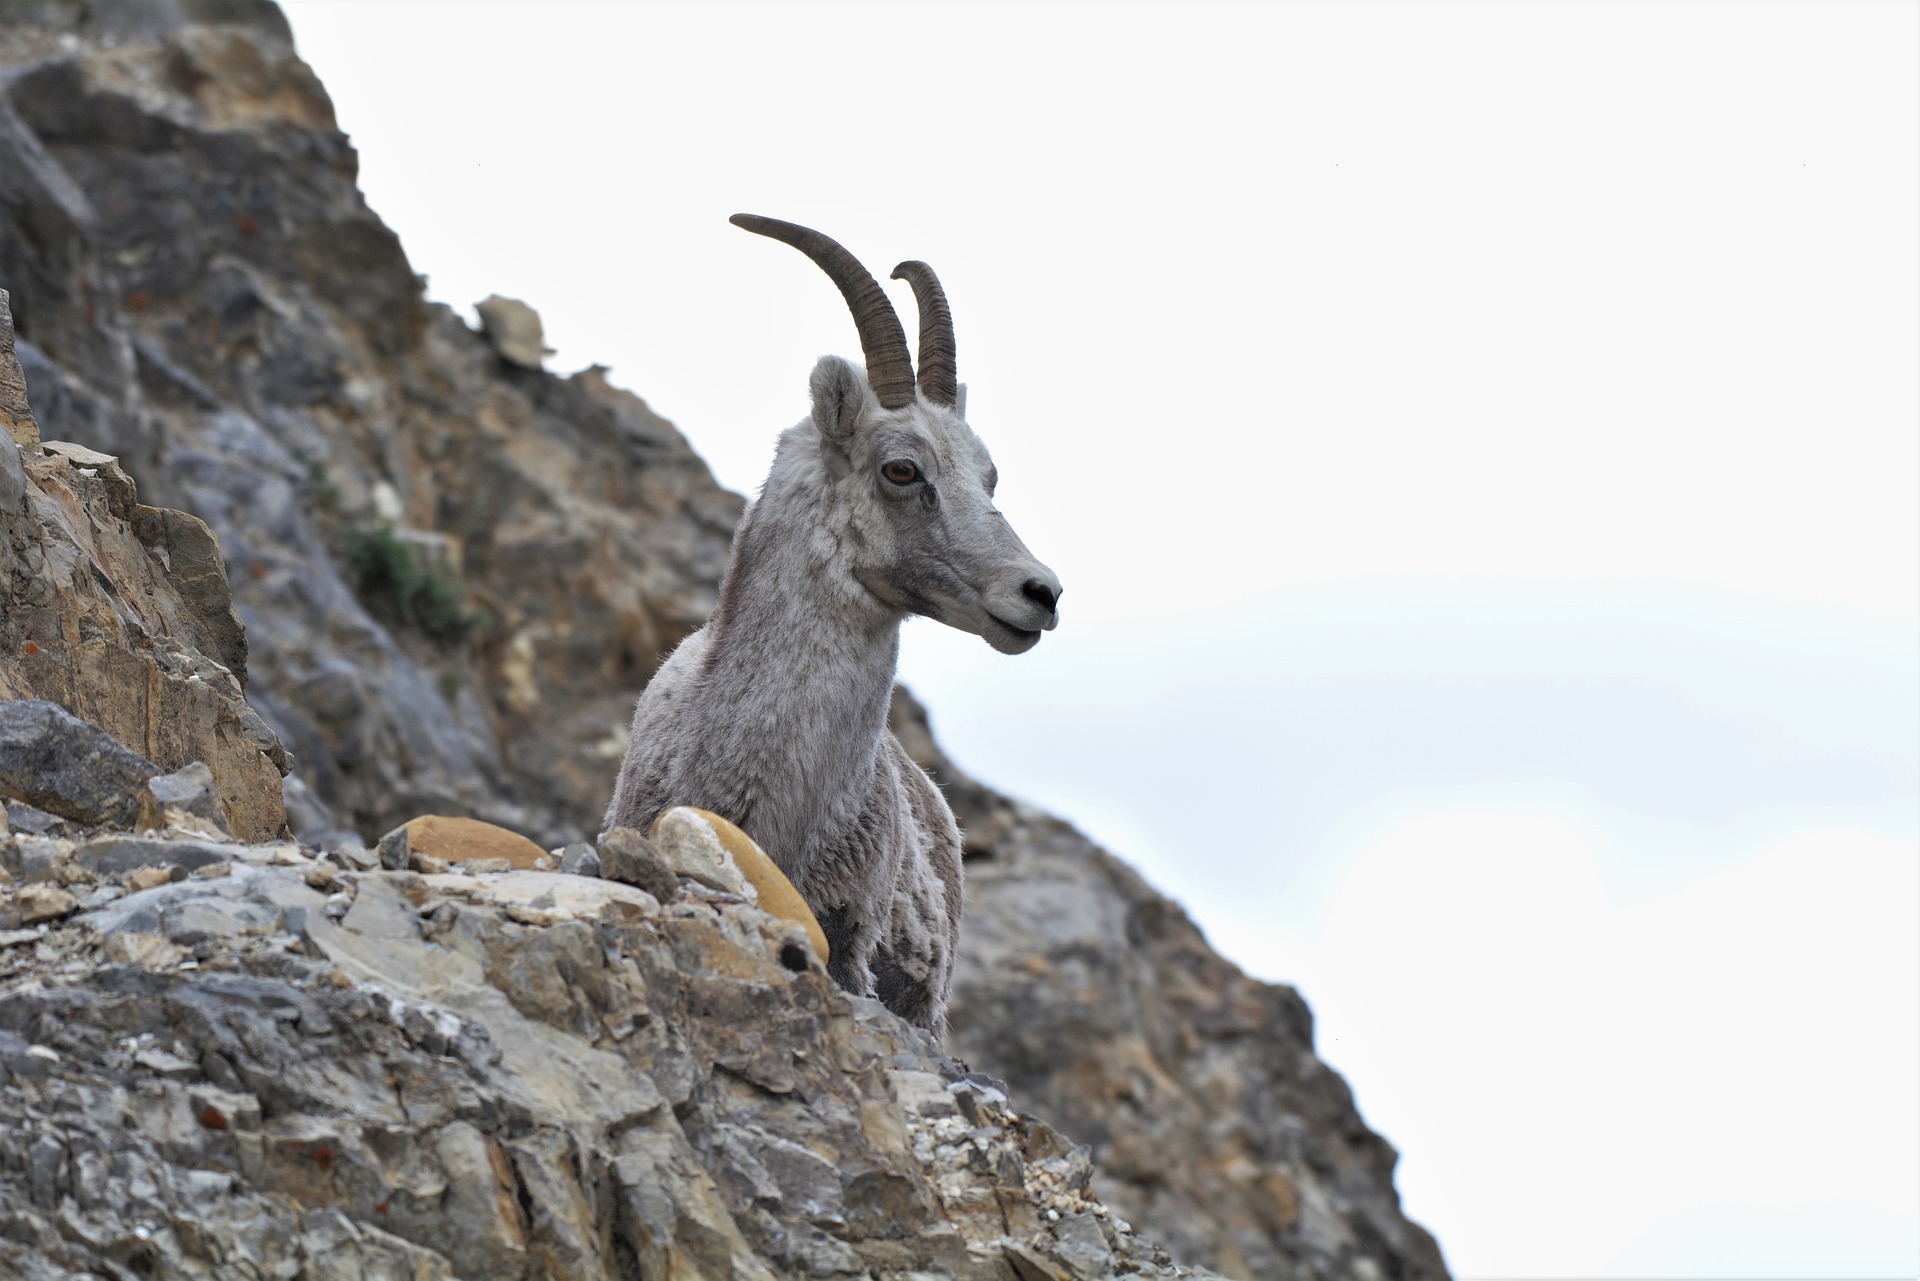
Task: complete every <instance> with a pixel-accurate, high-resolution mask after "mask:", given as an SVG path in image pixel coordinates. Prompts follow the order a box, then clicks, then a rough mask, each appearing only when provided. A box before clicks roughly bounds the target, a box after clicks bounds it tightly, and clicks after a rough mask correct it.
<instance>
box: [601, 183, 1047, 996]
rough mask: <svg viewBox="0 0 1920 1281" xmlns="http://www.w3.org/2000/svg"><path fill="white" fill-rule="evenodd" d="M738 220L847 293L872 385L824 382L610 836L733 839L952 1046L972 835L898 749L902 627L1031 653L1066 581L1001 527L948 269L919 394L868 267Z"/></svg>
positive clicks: (833, 942) (792, 235) (845, 981)
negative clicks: (681, 814) (718, 819)
mask: <svg viewBox="0 0 1920 1281" xmlns="http://www.w3.org/2000/svg"><path fill="white" fill-rule="evenodd" d="M733 222H734V223H735V225H737V226H740V227H743V228H745V229H746V230H748V231H751V232H755V233H757V234H759V235H763V236H771V237H772V238H774V239H776V240H781V241H784V242H785V243H787V244H789V245H792V246H793V247H794V248H796V249H798V250H800V251H801V252H802V253H804V254H806V255H807V256H808V257H809V258H811V259H813V261H814V262H815V263H816V264H817V265H819V267H820V268H821V269H822V270H824V271H825V272H826V273H827V275H828V276H829V277H831V278H832V280H833V282H834V284H836V285H838V286H839V288H840V292H841V294H842V295H844V296H845V298H846V301H847V306H848V307H849V308H850V309H851V310H852V312H853V318H854V322H855V324H856V325H857V326H858V327H859V332H860V345H861V347H862V349H863V350H864V352H865V354H866V360H867V367H866V369H865V370H864V371H863V370H861V369H860V368H859V367H858V366H856V365H853V364H851V363H849V362H848V361H846V360H843V359H841V358H840V357H838V356H823V357H821V358H820V361H819V363H818V364H816V365H815V366H814V369H813V376H812V379H811V390H812V403H813V412H812V414H811V416H809V417H808V418H806V419H805V420H803V421H802V422H800V423H798V424H796V425H795V426H793V427H790V428H788V429H787V430H786V431H785V432H783V433H782V434H781V436H780V440H779V445H778V448H777V449H776V451H775V454H774V461H773V469H772V470H771V471H770V472H769V473H768V475H767V482H766V484H765V486H763V487H762V489H761V491H760V496H759V498H758V499H756V500H755V501H754V503H753V504H752V505H751V506H750V507H749V508H748V509H747V511H746V514H745V515H744V516H742V518H741V520H740V526H739V528H738V529H737V530H736V531H735V533H734V537H733V552H732V556H731V558H730V559H729V561H728V562H727V570H726V575H725V577H724V578H723V580H722V582H721V585H720V601H719V604H718V605H717V606H716V607H715V609H714V611H713V614H712V616H711V617H710V618H709V619H708V620H707V625H706V626H705V627H703V628H701V629H700V630H699V631H697V632H695V633H694V634H693V635H691V636H689V637H688V638H687V639H686V640H685V641H683V642H682V643H681V644H680V646H679V647H678V648H677V649H675V650H674V652H673V654H672V656H671V657H670V658H668V659H667V661H666V663H665V664H664V665H663V666H662V667H661V668H660V670H659V672H658V673H656V674H655V676H654V678H653V680H652V682H651V683H650V684H648V686H647V688H646V690H645V691H644V692H643V693H642V694H641V695H640V701H639V705H638V706H637V707H636V708H635V709H634V714H633V737H632V744H631V746H630V747H629V748H628V751H627V756H626V760H625V761H624V763H623V764H622V765H621V767H620V779H619V782H618V783H617V785H616V786H615V789H614V795H613V803H612V804H611V805H610V806H609V807H608V810H607V822H608V824H609V826H614V825H619V826H626V827H638V828H642V829H644V828H645V827H646V826H647V824H648V823H650V822H651V821H652V820H653V818H654V817H655V816H656V815H658V814H660V813H661V812H662V811H664V810H665V809H667V808H668V807H670V806H674V805H691V806H697V807H700V808H703V809H707V810H711V811H713V812H715V813H717V814H720V815H724V816H725V817H726V818H729V819H731V820H732V821H733V822H734V823H736V824H738V825H739V826H740V827H741V828H743V829H745V831H746V832H747V834H748V835H750V836H752V837H753V839H754V840H755V841H756V842H758V843H759V845H760V846H761V848H763V849H764V850H766V852H767V853H768V854H769V855H770V856H771V857H772V858H773V859H774V861H775V862H776V863H778V864H779V866H780V868H781V870H782V871H784V872H785V873H786V874H787V876H788V877H789V878H790V879H791V880H792V881H793V883H794V885H795V886H796V887H797V888H798V889H799V891H800V893H801V895H802V896H803V897H804V898H805V899H806V901H807V903H808V905H809V906H810V907H811V908H812V909H813V911H814V914H815V915H816V916H817V917H818V918H819V921H820V924H821V926H822V927H823V928H824V929H825V931H826V935H827V939H828V942H829V944H830V951H831V960H830V962H829V967H828V968H829V972H830V973H831V974H832V975H833V977H834V978H835V979H836V980H837V981H838V982H839V983H840V985H841V986H843V987H845V988H847V989H848V990H850V991H853V992H856V993H860V994H862V995H870V996H878V997H879V998H880V1000H881V1001H883V1002H885V1003H886V1005H887V1006H888V1007H889V1008H891V1009H892V1010H894V1011H895V1012H896V1013H898V1014H900V1015H902V1016H903V1017H905V1018H907V1019H909V1020H911V1021H913V1022H915V1023H918V1024H920V1025H921V1026H923V1027H927V1028H930V1029H932V1030H934V1031H935V1032H936V1033H937V1032H938V1031H940V1030H941V1029H942V1027H943V1026H944V1023H945V1016H946V1005H947V990H948V987H949V986H950V983H951V979H952V972H953V955H954V948H955V944H956V942H957V940H958V937H959V932H960V907H961V873H960V831H959V828H958V827H957V826H956V825H955V824H954V820H953V812H952V811H951V810H950V809H948V808H947V803H946V800H945V799H944V798H943V797H942V796H941V795H940V792H939V789H937V788H936V787H935V786H934V785H933V783H932V781H931V780H929V779H928V778H927V776H926V774H925V773H923V772H922V771H921V770H920V768H919V767H918V766H916V765H915V764H914V763H913V762H912V760H910V759H909V758H908V756H907V754H906V751H905V750H904V749H903V748H902V747H901V746H900V743H899V740H898V739H896V738H895V737H894V736H893V734H892V733H891V732H890V731H889V730H888V729H887V703H888V699H889V696H890V694H891V691H892V687H893V677H894V668H895V665H896V663H897V660H898V658H899V653H900V624H901V623H902V622H903V621H905V619H906V617H907V616H908V615H909V614H924V615H926V616H927V617H929V618H935V619H938V620H940V621H941V622H943V623H946V624H947V625H948V626H950V627H957V628H959V629H960V630H962V631H967V632H972V633H974V634H975V635H977V636H980V637H983V638H984V639H985V640H986V641H987V643H988V644H990V645H992V646H993V647H994V648H995V649H997V650H999V651H1001V652H1002V653H1007V654H1019V653H1024V652H1025V651H1027V650H1029V649H1032V648H1033V646H1034V645H1036V644H1037V643H1039V640H1040V633H1041V632H1042V631H1050V630H1052V629H1053V627H1054V625H1055V624H1056V623H1057V622H1058V621H1059V615H1058V613H1057V612H1056V608H1055V606H1056V602H1057V601H1058V599H1059V596H1060V582H1059V580H1058V579H1057V578H1055V577H1054V574H1053V571H1052V570H1050V569H1048V568H1047V567H1046V566H1045V565H1043V564H1041V563H1040V562H1039V561H1038V560H1036V559H1034V557H1033V554H1032V553H1031V552H1029V551H1028V550H1027V549H1026V547H1025V545H1024V544H1022V543H1021V541H1020V539H1019V538H1018V537H1017V536H1016V535H1015V534H1014V532H1013V530H1012V529H1011V528H1010V527H1009V526H1008V524H1007V522H1006V520H1005V519H1004V518H1003V517H1002V516H1001V515H1000V513H999V512H998V511H996V510H994V506H993V491H994V486H995V483H996V481H997V480H998V476H997V473H996V472H995V469H994V466H993V461H992V459H990V458H989V457H988V456H987V451H986V447H985V446H984V445H982V444H981V443H980V439H979V437H977V436H975V435H974V434H973V430H972V428H970V427H968V426H967V423H966V420H965V418H964V417H963V416H962V415H963V413H964V411H965V407H966V405H965V389H964V388H963V387H961V385H960V384H959V382H958V381H957V379H956V377H955V365H954V343H953V322H952V319H951V317H950V315H949V313H948V310H947V301H946V296H945V294H944V293H943V292H942V291H941V288H940V282H939V281H938V280H937V279H936V278H935V277H934V274H933V271H932V269H931V268H929V267H928V266H927V265H926V264H925V263H921V262H904V263H901V264H900V265H899V266H898V267H896V268H895V269H894V272H893V275H894V278H895V279H896V280H898V279H904V280H906V281H907V282H908V283H909V284H910V285H911V286H912V287H913V292H914V297H915V299H916V301H917V302H918V304H919V311H920V376H919V382H918V391H917V393H916V389H915V380H914V374H913V362H912V360H911V358H910V357H909V355H908V351H907V340H906V334H905V331H904V330H902V328H901V326H900V321H899V318H898V317H897V316H896V315H895V314H894V310H893V307H892V305H891V304H889V303H888V301H887V296H886V294H885V292H884V291H883V290H882V289H881V288H880V285H879V284H878V283H877V282H876V281H875V280H874V279H873V277H872V276H871V275H870V274H868V272H867V270H866V268H864V267H862V266H861V265H860V263H859V261H858V260H857V259H856V258H854V256H853V255H852V254H850V253H848V252H847V251H846V250H845V249H843V248H842V247H841V246H840V245H839V244H837V243H836V242H835V241H833V240H830V239H829V238H827V237H826V236H823V235H821V234H820V233H819V232H817V231H812V230H809V229H808V228H805V227H799V226H795V225H794V224H792V223H786V222H780V221H777V220H775V219H772V218H760V217H755V216H752V215H748V214H740V215H737V216H735V217H734V219H733Z"/></svg>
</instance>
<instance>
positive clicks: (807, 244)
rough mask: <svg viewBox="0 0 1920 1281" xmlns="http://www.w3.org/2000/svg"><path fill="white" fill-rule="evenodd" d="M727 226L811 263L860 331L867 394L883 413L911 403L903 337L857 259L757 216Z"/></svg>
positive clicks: (834, 244) (812, 235)
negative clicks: (824, 275) (788, 247)
mask: <svg viewBox="0 0 1920 1281" xmlns="http://www.w3.org/2000/svg"><path fill="white" fill-rule="evenodd" d="M727 221H728V222H731V223H732V224H733V225H734V226H736V227H740V228H742V229H744V230H746V231H751V232H752V233H754V234H755V235H756V236H771V237H773V239H775V240H779V241H784V242H785V243H787V244H789V245H792V246H793V247H794V248H795V249H798V250H799V251H800V252H801V253H803V254H805V255H806V256H807V257H809V258H811V259H813V261H814V265H816V266H817V267H819V268H820V270H822V271H824V272H826V273H827V276H828V278H829V279H831V280H832V281H833V283H834V284H836V285H838V286H839V287H840V295H841V297H843V298H845V299H846V300H847V310H849V311H851V312H852V313H853V323H854V325H855V326H856V327H857V328H858V329H859V330H860V350H861V351H862V352H864V353H865V354H866V357H867V385H868V386H869V387H871V388H873V394H874V396H875V397H876V398H878V399H879V401H880V403H881V404H882V405H885V406H886V407H887V408H888V409H898V408H900V407H901V406H902V405H907V404H911V403H912V402H913V358H912V357H911V356H909V355H908V354H907V331H906V330H904V329H902V328H901V327H900V317H899V316H897V315H895V314H894V311H893V304H892V303H890V302H888V301H887V295H886V293H885V291H883V290H882V289H881V288H880V282H879V281H877V280H875V279H874V278H873V276H872V274H871V273H869V272H868V271H867V269H866V268H865V267H862V266H861V265H860V260H859V259H858V258H855V257H854V256H853V255H852V254H850V253H848V252H847V251H846V250H845V249H843V248H842V247H841V246H840V242H839V241H837V240H834V239H832V238H831V237H829V236H823V235H821V234H820V233H819V232H817V231H815V230H813V229H812V228H810V227H802V226H799V225H797V224H795V223H791V222H781V221H780V220H779V219H778V218H762V217H760V216H759V215H758V214H735V215H734V216H733V217H731V218H729V219H728V220H727Z"/></svg>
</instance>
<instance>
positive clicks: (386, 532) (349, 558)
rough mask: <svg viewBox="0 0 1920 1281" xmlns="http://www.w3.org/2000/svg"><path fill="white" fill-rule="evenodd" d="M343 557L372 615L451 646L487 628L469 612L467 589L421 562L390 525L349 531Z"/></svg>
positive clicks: (480, 614) (483, 618)
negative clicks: (384, 618)
mask: <svg viewBox="0 0 1920 1281" xmlns="http://www.w3.org/2000/svg"><path fill="white" fill-rule="evenodd" d="M342 551H343V553H344V556H345V560H346V565H347V570H348V572H349V573H350V574H352V575H353V584H354V590H355V591H356V592H358V593H359V596H360V599H361V600H362V601H363V602H365V604H366V606H367V608H368V609H370V610H372V611H373V612H374V613H376V614H380V615H382V616H384V617H386V618H387V619H389V620H390V621H393V622H396V623H399V624H400V625H401V626H403V627H412V628H416V629H417V630H419V631H420V632H421V633H422V634H423V635H425V636H427V637H429V638H430V639H433V640H437V641H445V642H448V643H457V642H460V641H463V640H465V639H467V637H469V636H471V635H472V634H473V633H474V632H475V631H477V630H478V629H479V628H481V627H483V626H484V625H485V624H486V621H487V618H486V614H485V613H484V612H483V611H480V610H473V609H468V608H467V606H466V601H467V595H468V591H467V585H466V584H465V583H463V582H462V581H460V579H459V578H458V577H456V576H455V575H453V574H450V573H448V572H447V571H446V570H445V569H444V568H442V567H441V566H439V565H436V564H433V563H431V562H429V561H428V560H427V559H426V558H425V557H423V556H421V554H420V549H419V548H418V547H415V546H414V545H413V544H412V543H409V542H408V541H407V540H406V539H404V538H402V537H400V535H399V534H398V533H397V532H395V530H394V528H393V526H392V525H390V524H388V523H387V522H385V521H381V522H379V523H377V524H366V525H353V526H350V527H349V528H348V529H347V530H346V532H345V533H344V534H343V535H342Z"/></svg>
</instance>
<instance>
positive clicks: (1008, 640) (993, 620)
mask: <svg viewBox="0 0 1920 1281" xmlns="http://www.w3.org/2000/svg"><path fill="white" fill-rule="evenodd" d="M980 635H981V636H982V637H983V638H984V639H985V640H986V642H987V644H989V645H991V646H993V647H994V648H995V649H997V650H999V651H1000V652H1001V653H1003V654H1024V653H1026V652H1027V651H1028V650H1030V649H1032V648H1033V647H1034V646H1035V645H1038V644H1039V643H1040V633H1039V632H1037V631H1028V630H1027V629H1026V628H1024V627H1015V626H1014V625H1013V624H1012V623H1009V622H1008V621H1007V620H1006V619H1004V618H1001V617H1000V616H999V615H998V614H988V615H987V625H986V627H985V629H983V630H982V631H981V633H980Z"/></svg>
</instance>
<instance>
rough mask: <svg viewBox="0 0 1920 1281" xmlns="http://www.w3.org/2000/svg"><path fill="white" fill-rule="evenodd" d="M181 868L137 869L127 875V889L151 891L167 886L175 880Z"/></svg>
mask: <svg viewBox="0 0 1920 1281" xmlns="http://www.w3.org/2000/svg"><path fill="white" fill-rule="evenodd" d="M179 870H180V869H179V868H173V867H137V868H135V869H134V870H133V871H131V872H129V873H127V887H128V888H129V889H134V890H150V889H152V888H153V887H154V886H156V885H165V884H166V883H167V882H168V881H171V880H173V879H174V875H173V874H174V873H175V872H176V871H179Z"/></svg>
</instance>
